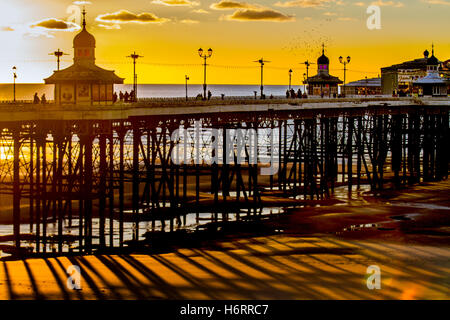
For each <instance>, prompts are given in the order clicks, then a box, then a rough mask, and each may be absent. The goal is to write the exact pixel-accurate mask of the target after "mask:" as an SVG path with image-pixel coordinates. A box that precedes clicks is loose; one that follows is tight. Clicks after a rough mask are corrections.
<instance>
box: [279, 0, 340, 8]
mask: <svg viewBox="0 0 450 320" xmlns="http://www.w3.org/2000/svg"><path fill="white" fill-rule="evenodd" d="M332 2H336V0H292V1H286V2H277V3H275V6H277V7H284V8H290V7H300V8H318V7H324V6H327V5H329V4H330V3H332ZM336 4H338V5H339V4H342V2H340V1H338V3H336Z"/></svg>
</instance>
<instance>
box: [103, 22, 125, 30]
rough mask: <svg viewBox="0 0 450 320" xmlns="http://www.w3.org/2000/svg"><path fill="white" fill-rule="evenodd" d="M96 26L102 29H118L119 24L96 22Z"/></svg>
mask: <svg viewBox="0 0 450 320" xmlns="http://www.w3.org/2000/svg"><path fill="white" fill-rule="evenodd" d="M98 26H99V27H100V28H104V29H107V30H119V29H120V24H117V23H116V24H101V23H100V24H98Z"/></svg>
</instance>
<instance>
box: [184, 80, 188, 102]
mask: <svg viewBox="0 0 450 320" xmlns="http://www.w3.org/2000/svg"><path fill="white" fill-rule="evenodd" d="M184 80H185V81H186V101H188V86H187V82H188V80H189V77H188V76H187V75H185V76H184Z"/></svg>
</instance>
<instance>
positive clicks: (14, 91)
mask: <svg viewBox="0 0 450 320" xmlns="http://www.w3.org/2000/svg"><path fill="white" fill-rule="evenodd" d="M12 69H13V101H14V103H16V78H17V74H16V70H17V68H16V66H14V67H13V68H12Z"/></svg>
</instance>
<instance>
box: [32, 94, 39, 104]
mask: <svg viewBox="0 0 450 320" xmlns="http://www.w3.org/2000/svg"><path fill="white" fill-rule="evenodd" d="M40 102H41V99H39V96H38V93H37V92H36V93H35V94H34V98H33V103H34V104H39V103H40Z"/></svg>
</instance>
